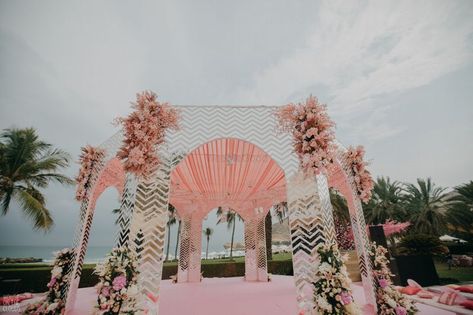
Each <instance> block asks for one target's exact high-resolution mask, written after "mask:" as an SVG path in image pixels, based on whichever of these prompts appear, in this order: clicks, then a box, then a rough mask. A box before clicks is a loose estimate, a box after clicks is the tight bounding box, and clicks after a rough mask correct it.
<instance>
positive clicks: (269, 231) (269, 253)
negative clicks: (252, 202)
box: [264, 210, 273, 261]
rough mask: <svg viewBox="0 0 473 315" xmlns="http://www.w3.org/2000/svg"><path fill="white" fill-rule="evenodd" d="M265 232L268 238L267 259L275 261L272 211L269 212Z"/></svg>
mask: <svg viewBox="0 0 473 315" xmlns="http://www.w3.org/2000/svg"><path fill="white" fill-rule="evenodd" d="M264 232H265V238H266V259H267V260H268V261H269V260H272V259H273V249H272V238H273V220H272V217H271V210H270V211H268V214H266V217H265V219H264Z"/></svg>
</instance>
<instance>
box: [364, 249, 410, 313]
mask: <svg viewBox="0 0 473 315" xmlns="http://www.w3.org/2000/svg"><path fill="white" fill-rule="evenodd" d="M386 253H387V249H386V248H384V247H383V246H377V245H376V243H373V244H372V245H371V248H370V251H369V255H370V258H371V261H372V263H373V276H374V278H375V280H376V304H377V306H378V314H380V315H412V314H415V313H417V311H418V310H417V308H416V307H415V305H414V303H413V302H412V301H411V300H410V299H408V298H407V297H405V296H404V295H403V294H402V293H400V292H398V291H397V290H396V289H395V288H394V286H393V284H392V281H391V277H392V276H393V275H392V274H391V271H390V270H389V266H388V264H389V260H388V258H387V257H386Z"/></svg>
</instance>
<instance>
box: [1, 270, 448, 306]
mask: <svg viewBox="0 0 473 315" xmlns="http://www.w3.org/2000/svg"><path fill="white" fill-rule="evenodd" d="M161 285H162V287H161V297H160V304H159V307H160V312H159V314H160V315H183V314H192V315H222V314H223V315H266V314H271V315H295V314H297V305H296V293H295V292H296V290H295V287H294V280H293V278H292V277H289V276H276V275H273V276H272V281H271V282H268V283H264V282H245V281H244V280H243V278H240V277H238V278H206V279H204V280H203V281H202V282H201V283H180V284H172V283H171V282H170V281H169V280H165V281H162V282H161ZM353 292H354V293H353V294H354V298H355V301H356V302H357V303H358V305H363V304H364V301H365V297H364V293H363V288H362V286H361V283H354V284H353ZM96 298H97V294H96V292H95V289H94V288H82V289H79V292H78V294H77V301H76V305H75V308H74V311H73V313H72V314H73V315H85V314H91V313H92V309H93V305H94V303H95V301H96ZM417 306H418V308H419V310H420V312H419V314H421V315H441V314H442V315H449V314H451V315H453V314H454V313H451V312H447V311H443V310H439V309H436V308H433V307H431V306H427V305H424V304H420V303H418V304H417ZM10 314H13V313H10ZM363 314H369V312H367V311H366V308H365V311H364V312H363Z"/></svg>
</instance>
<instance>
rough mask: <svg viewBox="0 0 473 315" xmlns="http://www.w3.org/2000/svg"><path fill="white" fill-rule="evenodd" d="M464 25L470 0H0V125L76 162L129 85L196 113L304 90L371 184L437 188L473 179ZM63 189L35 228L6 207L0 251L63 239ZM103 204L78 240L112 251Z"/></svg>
mask: <svg viewBox="0 0 473 315" xmlns="http://www.w3.org/2000/svg"><path fill="white" fill-rule="evenodd" d="M472 16H473V2H472V1H470V0H464V1H351V2H348V1H340V2H337V1H312V0H310V1H297V2H294V1H274V0H272V1H263V0H262V1H166V2H163V1H139V2H136V1H116V0H113V1H6V0H0V128H2V129H3V128H9V127H30V126H33V127H35V128H36V129H37V130H38V132H39V134H40V135H41V137H42V138H43V139H45V140H47V141H48V142H50V143H52V144H54V145H56V146H58V147H60V148H63V149H65V150H66V151H68V152H69V153H70V154H71V155H72V156H73V157H74V160H76V159H77V156H78V154H79V150H80V147H81V146H82V145H84V144H87V143H88V144H93V145H97V144H99V143H101V142H103V141H104V140H105V139H107V138H108V137H109V136H111V135H112V134H113V133H114V132H115V131H116V127H114V126H113V125H112V124H111V122H112V120H113V119H114V118H115V117H117V116H123V115H125V114H126V113H128V112H129V110H130V109H129V101H131V100H133V98H134V95H135V93H136V92H137V91H141V90H144V89H151V90H153V91H155V92H157V93H158V94H159V95H160V98H161V99H162V100H166V101H169V102H171V103H173V104H196V105H201V104H205V105H217V104H218V105H234V104H244V105H251V104H265V105H282V104H286V103H288V102H293V101H300V100H302V99H304V98H305V97H306V96H308V95H309V94H313V95H316V96H318V97H319V99H320V100H321V101H322V102H324V103H327V104H328V108H329V112H330V114H331V115H332V117H333V118H334V120H335V121H336V122H337V137H338V139H339V140H340V141H341V142H342V143H344V144H346V145H349V144H364V145H365V147H366V149H367V155H368V158H369V159H370V160H371V170H372V172H373V173H374V174H375V175H387V176H390V177H392V178H394V179H396V180H400V181H414V180H415V179H416V178H417V177H428V176H430V177H432V179H433V180H434V182H435V183H437V184H438V185H441V186H444V187H452V186H455V185H458V184H461V183H464V182H466V181H469V180H471V179H473V163H472V160H473V145H472V140H471V139H472V135H473V124H472V120H473V104H472V100H473V19H472V18H471V17H472ZM77 169H78V166H77V164H74V165H73V166H71V167H70V169H68V170H67V173H68V174H70V175H75V173H76V172H77ZM73 194H74V192H73V188H63V187H60V186H56V185H52V186H51V187H50V188H49V189H48V190H47V191H46V195H47V198H48V205H49V208H50V209H51V211H52V213H53V215H54V217H55V220H56V225H55V227H54V229H53V230H52V231H51V232H50V233H48V234H43V233H38V232H36V233H35V232H32V231H31V224H30V222H28V221H26V220H25V218H24V217H22V215H21V214H20V211H19V209H18V207H17V205H16V204H13V205H12V207H11V209H10V212H9V213H8V215H7V216H4V217H0V245H30V244H32V245H48V244H50V245H61V246H63V245H69V244H70V242H71V239H72V230H73V229H74V226H75V222H76V220H77V216H78V208H79V205H78V203H77V202H75V201H74V200H73ZM116 199H117V194H116V192H113V191H107V192H106V193H105V194H104V197H103V199H102V200H100V201H99V203H98V205H97V216H96V222H95V223H94V231H93V235H92V237H91V244H92V245H108V244H112V240H113V236H114V233H115V232H114V226H113V222H112V221H113V218H112V216H111V214H110V209H111V208H113V207H114V206H116V205H118V202H117V201H116ZM209 221H212V220H209ZM210 223H212V224H213V221H212V222H210ZM210 223H209V224H210ZM224 230H225V229H224V228H223V227H222V228H221V230H219V232H218V233H217V234H223V231H224ZM240 231H241V229H240ZM94 235H95V236H94ZM225 237H226V236H225Z"/></svg>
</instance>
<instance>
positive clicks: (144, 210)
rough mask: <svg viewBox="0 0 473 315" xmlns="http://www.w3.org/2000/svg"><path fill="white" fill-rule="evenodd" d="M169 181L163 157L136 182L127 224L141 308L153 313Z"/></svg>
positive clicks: (160, 271) (161, 252)
mask: <svg viewBox="0 0 473 315" xmlns="http://www.w3.org/2000/svg"><path fill="white" fill-rule="evenodd" d="M169 182H170V167H169V163H168V161H167V160H165V159H163V158H162V159H161V164H160V166H159V168H158V170H156V171H155V172H154V173H153V174H152V175H150V176H149V177H148V178H146V179H141V180H140V181H139V183H138V187H137V190H136V197H135V205H134V209H133V217H132V223H131V227H130V240H133V242H131V243H130V244H131V248H132V249H134V251H135V252H136V254H137V256H139V268H140V277H139V279H138V285H139V287H140V290H141V293H142V294H141V295H140V298H141V301H139V303H140V307H141V308H142V309H145V310H147V314H153V315H154V314H157V313H158V298H159V294H160V293H159V289H160V283H161V277H162V269H163V260H164V254H163V252H164V241H165V234H166V223H167V220H168V195H169Z"/></svg>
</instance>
